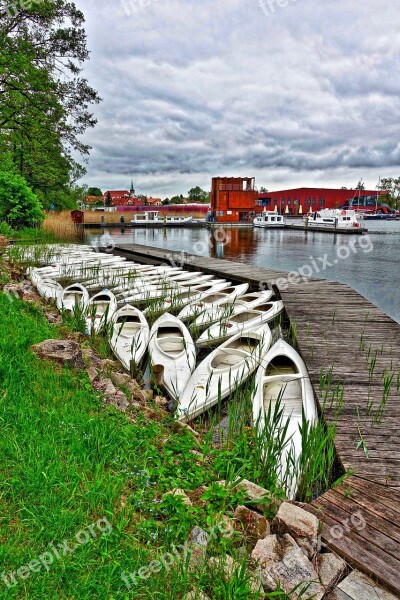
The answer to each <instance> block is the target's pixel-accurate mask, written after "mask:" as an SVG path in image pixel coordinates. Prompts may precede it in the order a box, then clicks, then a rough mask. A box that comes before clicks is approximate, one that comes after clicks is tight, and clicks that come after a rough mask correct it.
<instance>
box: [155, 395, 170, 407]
mask: <svg viewBox="0 0 400 600" xmlns="http://www.w3.org/2000/svg"><path fill="white" fill-rule="evenodd" d="M154 404H155V405H156V406H160V407H166V406H168V400H167V399H166V398H164V397H163V396H156V397H155V398H154Z"/></svg>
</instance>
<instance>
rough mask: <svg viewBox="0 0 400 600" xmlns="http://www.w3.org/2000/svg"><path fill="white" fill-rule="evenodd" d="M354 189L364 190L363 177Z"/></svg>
mask: <svg viewBox="0 0 400 600" xmlns="http://www.w3.org/2000/svg"><path fill="white" fill-rule="evenodd" d="M355 189H356V190H365V183H364V180H363V179H360V180H359V182H358V183H357V185H356V187H355Z"/></svg>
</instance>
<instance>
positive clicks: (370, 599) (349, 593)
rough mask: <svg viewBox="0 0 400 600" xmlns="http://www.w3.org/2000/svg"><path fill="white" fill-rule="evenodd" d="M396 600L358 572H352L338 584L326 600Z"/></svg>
mask: <svg viewBox="0 0 400 600" xmlns="http://www.w3.org/2000/svg"><path fill="white" fill-rule="evenodd" d="M396 598H397V596H393V594H391V593H390V592H387V591H386V590H384V589H383V588H381V587H380V586H379V585H377V584H376V583H375V582H374V581H373V580H372V579H370V578H369V577H367V576H366V575H364V574H363V573H360V571H353V572H352V573H350V575H349V576H348V577H346V579H343V581H341V582H340V583H339V585H338V586H337V588H336V589H335V590H334V591H333V592H332V594H329V596H327V599H326V600H396Z"/></svg>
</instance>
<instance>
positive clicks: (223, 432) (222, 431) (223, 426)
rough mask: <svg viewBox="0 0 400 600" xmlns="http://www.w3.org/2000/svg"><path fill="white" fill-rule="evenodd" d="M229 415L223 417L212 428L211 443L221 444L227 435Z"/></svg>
mask: <svg viewBox="0 0 400 600" xmlns="http://www.w3.org/2000/svg"><path fill="white" fill-rule="evenodd" d="M228 431H229V417H224V418H223V419H222V421H221V422H220V423H218V425H216V426H215V428H214V435H213V443H214V444H222V443H223V441H224V440H226V439H227V437H228Z"/></svg>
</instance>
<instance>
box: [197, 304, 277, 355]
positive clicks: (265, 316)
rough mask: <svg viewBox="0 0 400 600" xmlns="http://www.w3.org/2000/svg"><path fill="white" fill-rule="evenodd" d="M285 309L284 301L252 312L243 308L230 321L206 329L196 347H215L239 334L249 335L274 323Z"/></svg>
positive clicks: (260, 306)
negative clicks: (264, 325) (265, 325)
mask: <svg viewBox="0 0 400 600" xmlns="http://www.w3.org/2000/svg"><path fill="white" fill-rule="evenodd" d="M283 309H284V305H283V302H282V300H278V301H277V302H265V303H264V304H260V305H259V306H256V307H255V308H253V309H252V310H247V309H246V308H243V309H241V310H238V311H237V313H236V314H235V315H232V316H231V317H229V319H225V320H221V321H220V322H218V323H215V324H214V325H211V327H209V328H208V329H206V330H205V331H204V332H203V333H202V334H201V336H200V337H199V339H198V340H197V341H196V345H197V346H200V347H207V346H215V345H216V344H221V343H222V342H224V341H225V340H227V339H228V338H230V337H232V336H234V335H237V334H238V333H247V332H248V331H254V330H255V329H257V328H258V327H261V325H263V324H264V323H269V322H270V321H272V320H273V319H274V318H275V317H276V316H277V315H279V313H281V312H282V311H283Z"/></svg>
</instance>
